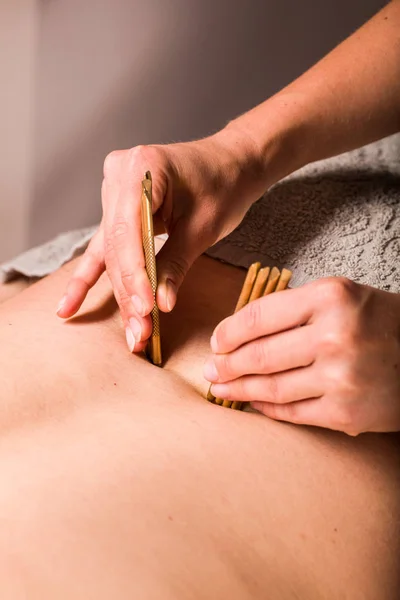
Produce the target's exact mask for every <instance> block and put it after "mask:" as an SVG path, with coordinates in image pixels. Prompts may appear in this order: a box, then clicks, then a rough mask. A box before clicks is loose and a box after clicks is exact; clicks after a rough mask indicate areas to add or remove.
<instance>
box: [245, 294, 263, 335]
mask: <svg viewBox="0 0 400 600" xmlns="http://www.w3.org/2000/svg"><path fill="white" fill-rule="evenodd" d="M243 311H244V314H243V318H244V325H245V327H246V329H248V330H249V331H254V330H257V329H259V327H260V322H261V302H258V301H257V300H255V301H253V302H250V304H248V305H247V306H246V307H245V308H244V309H243Z"/></svg>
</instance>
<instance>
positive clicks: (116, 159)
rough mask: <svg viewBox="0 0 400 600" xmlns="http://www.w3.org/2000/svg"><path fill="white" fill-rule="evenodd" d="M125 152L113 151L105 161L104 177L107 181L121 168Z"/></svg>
mask: <svg viewBox="0 0 400 600" xmlns="http://www.w3.org/2000/svg"><path fill="white" fill-rule="evenodd" d="M124 152H125V151H124V150H113V151H112V152H110V153H109V154H107V156H106V157H105V159H104V165H103V175H104V178H105V179H108V178H112V177H113V176H114V174H115V171H116V169H117V168H118V167H119V164H120V161H121V158H122V156H123V155H124Z"/></svg>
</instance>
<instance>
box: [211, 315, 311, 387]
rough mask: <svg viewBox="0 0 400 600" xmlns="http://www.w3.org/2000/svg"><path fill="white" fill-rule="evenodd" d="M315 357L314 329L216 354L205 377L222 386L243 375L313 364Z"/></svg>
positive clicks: (254, 342) (274, 337) (289, 332)
mask: <svg viewBox="0 0 400 600" xmlns="http://www.w3.org/2000/svg"><path fill="white" fill-rule="evenodd" d="M315 357H316V341H315V339H314V335H313V329H312V326H310V325H307V326H305V327H300V328H297V329H292V330H290V331H285V332H283V333H278V334H275V335H271V336H266V337H262V338H259V339H257V340H254V341H252V342H249V343H248V344H245V345H243V346H240V347H239V348H238V349H237V350H234V351H233V352H229V353H226V354H213V355H212V356H211V357H210V358H209V359H208V361H207V362H206V364H205V366H204V376H205V378H206V379H208V380H209V381H211V382H213V383H223V382H227V381H231V380H233V379H237V378H239V377H242V376H243V375H252V374H253V375H254V374H271V373H278V372H282V371H288V370H290V369H295V368H297V367H306V366H308V365H310V364H311V363H312V362H313V361H314V360H315Z"/></svg>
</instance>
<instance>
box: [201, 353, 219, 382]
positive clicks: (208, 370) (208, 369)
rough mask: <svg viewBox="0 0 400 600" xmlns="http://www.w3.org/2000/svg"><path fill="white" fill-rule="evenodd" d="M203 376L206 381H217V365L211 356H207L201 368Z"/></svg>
mask: <svg viewBox="0 0 400 600" xmlns="http://www.w3.org/2000/svg"><path fill="white" fill-rule="evenodd" d="M203 373H204V377H205V378H206V379H208V381H218V377H219V375H218V371H217V367H216V366H215V363H214V361H213V359H212V358H209V359H208V361H207V362H206V364H205V365H204V369H203Z"/></svg>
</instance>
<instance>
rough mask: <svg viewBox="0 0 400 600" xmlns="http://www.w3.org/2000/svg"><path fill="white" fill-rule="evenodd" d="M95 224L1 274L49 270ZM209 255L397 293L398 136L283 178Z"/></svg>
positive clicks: (297, 279) (300, 279)
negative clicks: (327, 277) (340, 278)
mask: <svg viewBox="0 0 400 600" xmlns="http://www.w3.org/2000/svg"><path fill="white" fill-rule="evenodd" d="M95 229H96V228H95V227H94V228H87V229H82V230H78V231H72V232H69V233H66V234H63V235H61V236H59V237H57V238H56V239H55V240H53V241H52V242H50V243H48V244H45V245H43V246H41V247H39V248H35V249H33V250H30V251H29V252H26V253H24V254H22V255H21V256H19V257H17V258H16V259H14V260H12V261H9V262H8V263H6V264H4V265H2V266H1V267H0V277H1V274H2V277H3V280H9V279H11V278H13V277H15V276H17V275H18V274H22V275H25V276H28V277H43V276H44V275H47V274H48V273H50V272H52V271H54V270H55V269H57V268H58V267H60V266H61V265H62V264H63V263H65V262H66V261H68V260H70V259H71V258H73V257H74V256H76V255H78V254H79V253H81V252H82V251H83V250H84V249H85V248H86V246H87V243H88V241H89V239H90V237H91V236H92V235H93V233H94V231H95ZM207 254H208V255H210V256H212V257H214V258H217V259H219V260H223V261H225V262H227V263H230V264H233V265H235V266H242V267H248V266H249V265H250V264H251V262H254V261H256V260H260V261H262V262H263V264H265V265H268V264H269V265H272V264H275V265H277V266H285V267H287V268H289V269H291V270H292V271H293V273H294V277H293V280H292V284H291V285H294V286H296V285H301V284H303V283H305V282H307V281H310V280H312V279H317V278H319V277H326V276H332V275H334V276H337V275H342V276H345V277H348V278H350V279H353V280H354V281H358V282H360V283H364V284H368V285H372V286H375V287H378V288H380V289H383V290H388V291H393V292H400V271H399V265H400V135H396V136H391V137H389V138H386V139H384V140H381V141H380V142H377V143H375V144H370V145H369V146H365V147H364V148H361V149H359V150H356V151H354V152H349V153H347V154H343V155H341V156H338V157H335V158H333V159H329V160H325V161H320V162H317V163H313V164H311V165H308V166H307V167H304V168H303V169H301V170H299V171H297V172H296V173H294V174H293V175H291V176H289V177H287V178H286V179H284V180H283V181H281V182H280V183H278V184H277V185H275V186H274V187H273V188H271V189H270V190H269V191H268V192H267V193H266V194H265V195H264V196H263V197H262V198H261V199H260V200H259V201H258V202H257V203H256V204H254V205H253V207H252V208H251V209H250V211H249V212H248V214H247V215H246V217H245V219H244V220H243V222H242V223H241V224H240V225H239V227H238V228H237V229H236V230H235V231H234V232H233V233H232V234H231V235H229V236H228V237H227V238H225V239H224V240H222V241H221V242H218V244H216V245H215V246H213V247H212V248H210V250H209V251H208V252H207Z"/></svg>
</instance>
